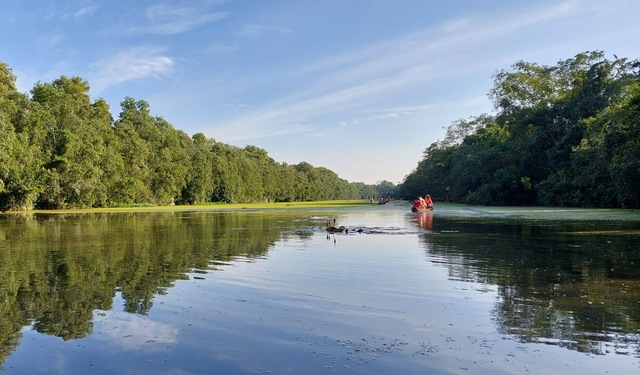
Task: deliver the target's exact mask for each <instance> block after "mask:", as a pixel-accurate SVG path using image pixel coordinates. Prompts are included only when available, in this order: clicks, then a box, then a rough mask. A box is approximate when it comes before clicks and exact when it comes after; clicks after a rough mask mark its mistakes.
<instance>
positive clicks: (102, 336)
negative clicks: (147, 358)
mask: <svg viewBox="0 0 640 375" xmlns="http://www.w3.org/2000/svg"><path fill="white" fill-rule="evenodd" d="M93 324H94V330H93V332H94V335H95V337H96V338H97V339H98V340H101V341H106V344H107V345H110V346H113V347H119V348H121V349H122V350H135V349H141V348H143V347H144V350H145V351H154V350H162V349H163V347H164V346H165V345H166V344H174V343H176V342H177V341H178V333H179V330H178V328H176V327H175V326H173V325H171V324H167V323H161V322H156V321H153V320H152V319H150V318H149V317H147V316H142V315H137V314H130V313H126V312H118V311H101V310H100V311H96V312H95V314H94V323H93Z"/></svg>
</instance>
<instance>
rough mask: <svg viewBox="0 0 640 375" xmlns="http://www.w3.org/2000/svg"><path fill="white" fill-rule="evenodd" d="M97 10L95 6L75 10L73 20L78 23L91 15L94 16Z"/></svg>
mask: <svg viewBox="0 0 640 375" xmlns="http://www.w3.org/2000/svg"><path fill="white" fill-rule="evenodd" d="M98 8H99V7H98V6H97V5H90V6H86V7H84V8H81V9H79V10H77V11H76V12H75V13H74V14H73V18H74V19H75V20H76V21H80V20H82V19H83V18H85V17H88V16H91V15H92V14H94V13H95V12H96V11H97V10H98Z"/></svg>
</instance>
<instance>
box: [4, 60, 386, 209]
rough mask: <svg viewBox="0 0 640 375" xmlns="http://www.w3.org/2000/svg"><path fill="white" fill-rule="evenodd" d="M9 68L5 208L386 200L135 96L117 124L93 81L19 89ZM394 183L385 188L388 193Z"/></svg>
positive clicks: (322, 170)
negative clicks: (224, 137) (176, 119)
mask: <svg viewBox="0 0 640 375" xmlns="http://www.w3.org/2000/svg"><path fill="white" fill-rule="evenodd" d="M15 82H16V78H15V76H14V75H13V71H12V70H11V69H10V68H9V67H8V66H7V65H6V64H4V63H2V62H0V210H2V211H8V210H24V209H32V208H71V207H113V206H119V205H134V204H152V205H167V204H198V203H206V202H229V203H244V202H289V201H311V200H331V199H361V198H367V199H370V198H377V197H378V196H380V192H378V190H376V187H377V186H374V185H366V184H364V183H357V182H348V181H346V180H344V179H341V178H339V177H338V175H337V174H336V173H334V172H333V171H331V170H329V169H327V168H324V167H314V166H312V165H311V164H309V163H306V162H301V163H299V164H295V165H288V164H286V163H278V162H276V161H275V160H273V159H272V158H271V157H269V155H268V154H267V151H265V150H264V149H261V148H258V147H255V146H246V147H244V148H239V147H235V146H231V145H228V144H224V143H221V142H217V141H215V140H213V139H209V138H207V137H205V135H204V134H202V133H198V134H195V135H193V136H192V137H189V136H188V135H187V134H186V133H184V132H183V131H180V130H177V129H176V128H174V127H173V125H171V124H170V123H169V122H167V121H166V120H165V119H163V118H162V117H159V116H154V115H152V114H151V111H150V108H149V103H147V102H146V101H144V100H135V99H133V98H130V97H127V98H125V99H124V100H123V102H122V103H121V107H122V112H120V115H119V118H118V119H117V120H114V119H113V116H112V115H111V112H110V107H109V105H108V104H107V103H106V101H105V100H103V99H97V100H95V101H93V102H91V98H90V95H89V90H90V86H89V83H88V82H87V81H85V80H83V79H81V78H79V77H72V78H68V77H65V76H62V77H60V79H57V80H55V81H53V82H52V83H40V82H39V83H37V84H36V85H35V86H34V87H33V89H32V90H31V93H30V94H31V95H27V94H25V93H20V92H18V90H17V89H16V84H15ZM385 186H386V185H384V184H381V185H380V186H379V187H380V188H383V189H385Z"/></svg>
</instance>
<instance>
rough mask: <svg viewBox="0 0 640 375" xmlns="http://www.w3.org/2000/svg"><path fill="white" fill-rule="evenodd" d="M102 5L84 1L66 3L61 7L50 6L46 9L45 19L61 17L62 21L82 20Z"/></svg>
mask: <svg viewBox="0 0 640 375" xmlns="http://www.w3.org/2000/svg"><path fill="white" fill-rule="evenodd" d="M99 8H100V7H99V6H98V5H94V4H92V3H91V2H89V3H87V2H83V3H82V4H80V5H77V4H73V3H71V4H69V3H67V4H64V5H63V6H62V7H61V8H58V7H57V6H56V8H50V9H48V10H47V11H46V15H45V16H44V19H45V20H55V19H60V20H62V21H70V20H71V21H76V22H80V21H82V20H83V19H84V18H86V17H89V16H91V15H93V14H94V13H95V12H96V11H97V10H98V9H99Z"/></svg>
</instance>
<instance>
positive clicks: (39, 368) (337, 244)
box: [3, 205, 640, 375]
mask: <svg viewBox="0 0 640 375" xmlns="http://www.w3.org/2000/svg"><path fill="white" fill-rule="evenodd" d="M462 210H463V208H461V207H456V206H451V207H449V208H443V209H442V210H441V211H436V212H434V213H433V214H432V216H416V215H414V214H410V213H409V212H408V206H406V207H404V206H400V207H396V206H394V205H388V206H387V207H377V206H376V207H374V208H370V209H366V210H361V211H358V210H334V211H325V212H319V213H314V214H313V215H314V216H312V217H311V219H310V220H311V222H313V223H315V224H314V225H315V226H314V230H313V231H311V234H310V235H309V236H308V237H304V238H298V237H296V236H295V235H291V236H289V237H286V238H288V239H286V240H277V241H274V243H273V244H271V246H270V247H269V249H268V252H266V253H264V254H261V255H260V256H259V257H257V258H248V257H236V258H234V259H233V260H227V261H225V262H222V263H217V265H216V266H215V269H214V268H213V267H212V268H211V269H208V270H204V271H206V272H201V273H192V274H189V276H190V277H189V279H188V280H176V281H174V282H172V284H173V286H172V287H170V288H167V289H166V293H165V294H161V295H155V296H154V297H153V307H152V308H151V309H150V310H149V312H148V314H147V315H139V314H130V313H125V312H123V311H121V310H122V306H124V301H123V300H122V295H121V294H120V293H116V294H115V299H114V301H113V304H112V306H114V310H110V311H103V310H95V311H94V317H93V329H92V332H91V333H90V334H89V335H88V336H87V337H86V338H84V339H77V340H69V341H63V340H62V339H60V338H57V337H54V336H47V335H43V334H40V333H37V332H35V331H33V330H31V328H30V327H27V328H25V329H23V331H22V333H23V337H22V338H21V345H20V346H18V347H17V348H16V350H15V351H14V353H13V354H12V355H10V356H9V357H8V358H7V360H6V362H5V372H6V373H8V374H12V373H13V374H20V373H24V371H25V370H27V369H28V370H29V371H28V372H29V373H40V374H86V373H91V374H115V373H127V374H133V373H135V374H172V375H173V374H214V373H220V374H248V373H260V374H264V373H272V374H281V373H295V374H300V373H305V374H307V373H309V374H313V373H320V374H324V373H339V374H370V373H402V374H424V373H427V374H521V373H532V374H534V373H544V374H566V373H581V374H600V373H605V372H606V371H609V372H610V373H620V374H625V373H637V372H636V370H640V365H639V360H638V358H637V357H634V356H633V354H629V355H588V354H585V353H580V352H578V351H575V350H568V349H566V348H563V347H562V346H561V345H559V343H558V342H555V341H554V340H553V338H551V339H549V340H539V342H521V341H519V340H518V337H517V336H515V335H510V334H505V333H503V332H500V324H502V323H501V321H500V317H498V316H497V315H496V309H497V306H499V305H500V302H501V298H503V297H502V296H501V294H500V286H498V285H496V284H494V283H491V282H487V281H483V280H486V278H479V277H478V275H479V274H480V275H482V276H483V277H488V276H491V275H489V273H490V272H493V271H492V270H493V269H492V268H491V267H490V266H492V265H491V264H489V265H487V264H484V263H483V262H482V261H483V259H492V258H490V257H488V256H487V257H485V258H482V256H483V255H486V254H482V253H480V252H476V253H474V252H473V251H468V249H467V250H465V249H464V248H460V249H456V246H462V245H466V243H465V242H464V240H462V242H457V241H454V240H450V241H448V242H447V241H444V242H443V241H434V239H435V238H436V237H435V236H440V238H445V237H446V236H451V238H452V239H455V238H458V237H457V236H458V235H460V236H466V237H465V238H467V239H468V238H472V240H471V241H470V242H469V246H483V245H484V244H485V243H483V242H481V241H479V240H477V239H475V237H469V236H468V234H469V233H462V232H460V231H464V230H465V228H466V227H464V226H454V223H453V222H452V221H451V220H449V221H448V222H447V220H445V218H450V217H457V216H460V215H463V214H464V213H462V212H460V211H462ZM474 210H475V211H474ZM496 210H499V209H496ZM496 210H494V211H496ZM478 212H480V214H481V215H486V216H487V217H490V216H492V215H497V214H495V212H494V213H486V212H485V213H482V212H483V211H482V208H478V209H477V210H476V209H475V208H473V209H472V210H470V211H469V212H467V213H466V215H467V216H468V217H472V216H473V215H478ZM514 212H515V211H514ZM538 214H539V213H535V215H538ZM567 215H573V214H567ZM334 217H335V218H336V224H337V225H344V226H346V227H349V228H359V227H363V228H367V229H372V228H375V229H376V230H377V231H370V232H368V233H363V234H360V233H351V234H344V233H337V234H335V235H332V236H330V237H329V238H328V239H327V238H326V233H324V231H323V228H322V226H323V225H324V222H325V221H326V220H327V219H330V218H334ZM193 220H196V219H195V218H194V219H193ZM443 223H449V224H447V225H445V226H444V227H443V226H442V224H443ZM305 225H309V224H308V222H306V224H305ZM292 232H294V233H295V230H292ZM527 233H528V232H527ZM489 234H491V233H489ZM481 235H483V238H484V233H481ZM519 237H520V233H519V232H518V238H519ZM487 238H489V239H488V240H487V241H494V238H497V237H487ZM507 238H508V239H509V237H507ZM511 239H512V238H511ZM486 244H487V248H488V249H489V250H487V251H489V253H495V251H496V249H497V248H496V247H495V246H494V245H495V244H494V243H492V242H489V243H486ZM453 245H456V246H453ZM489 245H490V246H489ZM503 247H506V249H503V250H509V244H508V243H507V244H506V245H503ZM453 250H456V251H455V252H454V251H453ZM480 271H482V272H484V274H483V273H482V272H480ZM543 287H544V285H543ZM553 303H554V301H549V304H553ZM561 312H562V311H561ZM524 328H527V327H524ZM3 375H4V374H3Z"/></svg>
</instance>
